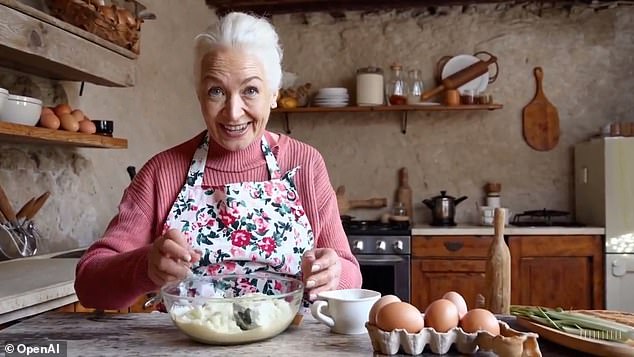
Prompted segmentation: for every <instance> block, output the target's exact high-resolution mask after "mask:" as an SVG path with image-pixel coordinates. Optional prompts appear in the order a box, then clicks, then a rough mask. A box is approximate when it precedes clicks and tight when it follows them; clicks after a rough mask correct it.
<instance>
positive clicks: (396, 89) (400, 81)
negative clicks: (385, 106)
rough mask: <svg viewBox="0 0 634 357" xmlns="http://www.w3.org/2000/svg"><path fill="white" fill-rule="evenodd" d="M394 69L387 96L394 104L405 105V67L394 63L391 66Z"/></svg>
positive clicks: (406, 91)
mask: <svg viewBox="0 0 634 357" xmlns="http://www.w3.org/2000/svg"><path fill="white" fill-rule="evenodd" d="M390 69H391V70H392V73H391V76H390V80H389V81H388V83H387V88H386V92H387V96H388V99H389V101H390V104H392V105H403V104H407V95H408V92H409V91H408V90H407V81H406V80H405V78H404V75H403V67H402V66H401V65H400V64H398V63H394V64H393V65H391V66H390Z"/></svg>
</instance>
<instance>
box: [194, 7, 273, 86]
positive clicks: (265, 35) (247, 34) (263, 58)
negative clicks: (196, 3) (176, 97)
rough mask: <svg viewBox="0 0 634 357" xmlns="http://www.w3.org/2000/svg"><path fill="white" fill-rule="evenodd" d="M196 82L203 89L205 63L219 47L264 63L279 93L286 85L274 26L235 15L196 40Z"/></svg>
mask: <svg viewBox="0 0 634 357" xmlns="http://www.w3.org/2000/svg"><path fill="white" fill-rule="evenodd" d="M195 42H196V46H195V55H194V80H195V81H196V88H197V89H198V88H199V86H200V81H201V80H202V78H201V68H200V67H201V62H202V59H203V57H205V55H206V54H208V53H209V52H211V51H213V50H214V49H215V48H218V47H230V48H240V49H242V50H245V51H247V52H249V53H251V54H252V55H254V56H256V57H257V58H258V60H259V61H260V62H261V63H262V66H263V68H264V72H265V75H266V78H267V80H268V85H269V87H270V89H271V90H272V91H273V92H274V93H275V92H277V91H278V89H280V86H281V82H282V48H281V46H280V43H279V38H278V36H277V32H275V29H274V28H273V25H271V23H270V22H269V21H267V20H266V19H264V18H259V17H255V16H251V15H247V14H245V13H241V12H232V13H229V14H227V15H225V16H223V17H222V18H221V19H220V21H219V22H218V23H217V24H216V25H214V26H210V27H208V28H207V30H206V31H205V32H203V33H201V34H199V35H198V36H196V38H195Z"/></svg>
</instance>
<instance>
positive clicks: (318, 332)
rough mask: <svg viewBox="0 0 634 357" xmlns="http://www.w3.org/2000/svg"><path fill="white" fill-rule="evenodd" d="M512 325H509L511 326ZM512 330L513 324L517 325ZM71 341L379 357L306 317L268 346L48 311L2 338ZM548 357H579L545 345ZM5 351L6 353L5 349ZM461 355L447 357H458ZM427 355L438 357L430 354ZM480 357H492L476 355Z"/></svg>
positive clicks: (137, 317) (107, 349)
mask: <svg viewBox="0 0 634 357" xmlns="http://www.w3.org/2000/svg"><path fill="white" fill-rule="evenodd" d="M507 322H508V321H507ZM511 325H512V322H511ZM46 339H48V340H51V341H66V342H67V349H68V351H67V352H68V356H131V355H134V356H136V355H143V356H144V357H145V356H169V355H173V356H211V355H213V356H218V355H229V354H230V355H233V356H251V355H253V356H303V357H311V356H329V357H331V356H337V357H338V356H373V355H375V356H376V355H378V354H374V353H373V350H372V345H371V344H370V339H369V337H368V335H367V334H362V335H337V334H332V333H330V332H329V330H328V328H327V327H326V326H325V325H322V324H320V323H318V322H316V321H315V320H314V319H313V318H312V317H311V316H306V317H305V318H304V321H303V322H302V323H301V325H299V326H291V327H290V328H289V329H288V330H286V331H285V332H283V333H282V334H280V335H278V336H276V337H274V338H272V339H269V340H266V341H262V342H256V343H251V344H246V345H240V346H210V345H204V344H200V343H196V342H193V341H192V340H190V339H189V338H188V337H187V336H185V335H184V334H182V333H181V332H180V331H179V330H178V329H177V328H176V327H175V326H174V325H173V324H172V322H171V320H170V318H169V316H168V315H167V314H161V313H146V314H108V315H103V314H93V313H61V312H48V313H44V314H41V315H38V316H36V317H33V318H29V319H26V320H24V321H22V322H19V323H17V324H15V325H13V326H10V327H8V328H6V329H4V330H2V333H0V346H5V345H7V344H8V343H12V344H16V343H26V342H32V341H34V340H38V341H40V340H46ZM539 344H540V349H541V352H542V355H543V356H549V357H550V356H554V357H558V356H578V355H579V353H578V352H576V351H572V350H568V349H563V348H558V347H557V346H555V345H552V344H550V343H548V342H547V341H543V340H541V339H540V340H539ZM0 351H2V352H4V351H3V349H1V348H0ZM458 355H459V354H457V353H455V354H452V353H451V352H450V353H449V354H446V355H445V356H458ZM421 356H437V355H434V354H432V353H424V354H422V355H421ZM475 356H491V354H476V355H475Z"/></svg>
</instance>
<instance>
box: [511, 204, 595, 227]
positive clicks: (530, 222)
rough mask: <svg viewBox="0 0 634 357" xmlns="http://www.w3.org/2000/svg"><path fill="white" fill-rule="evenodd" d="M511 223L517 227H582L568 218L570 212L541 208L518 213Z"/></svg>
mask: <svg viewBox="0 0 634 357" xmlns="http://www.w3.org/2000/svg"><path fill="white" fill-rule="evenodd" d="M511 225H513V226H517V227H583V226H584V225H583V224H580V223H577V222H575V221H573V220H572V219H571V218H570V212H566V211H557V210H549V209H545V208H544V209H541V210H534V211H525V212H523V213H518V214H516V215H515V216H514V217H513V220H512V221H511Z"/></svg>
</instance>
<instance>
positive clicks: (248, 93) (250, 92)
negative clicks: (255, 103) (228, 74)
mask: <svg viewBox="0 0 634 357" xmlns="http://www.w3.org/2000/svg"><path fill="white" fill-rule="evenodd" d="M258 93H260V91H259V90H258V89H257V88H256V87H247V88H245V89H244V94H245V95H246V96H247V97H255V96H256V95H258Z"/></svg>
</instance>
